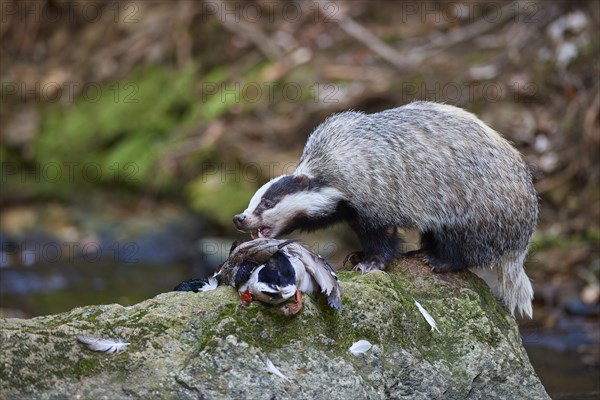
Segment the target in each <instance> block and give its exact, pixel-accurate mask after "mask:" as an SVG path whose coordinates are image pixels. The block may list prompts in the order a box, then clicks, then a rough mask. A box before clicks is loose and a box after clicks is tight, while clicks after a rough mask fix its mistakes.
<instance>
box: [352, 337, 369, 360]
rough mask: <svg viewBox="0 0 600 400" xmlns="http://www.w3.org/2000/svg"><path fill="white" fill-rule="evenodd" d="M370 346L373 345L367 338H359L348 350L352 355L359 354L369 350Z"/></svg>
mask: <svg viewBox="0 0 600 400" xmlns="http://www.w3.org/2000/svg"><path fill="white" fill-rule="evenodd" d="M371 347H373V345H372V344H371V343H370V342H369V341H368V340H359V341H358V342H354V344H353V345H352V346H350V348H349V349H348V350H349V351H350V354H352V355H353V356H359V355H361V354H365V353H366V352H367V351H369V350H371Z"/></svg>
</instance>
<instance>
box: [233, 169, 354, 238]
mask: <svg viewBox="0 0 600 400" xmlns="http://www.w3.org/2000/svg"><path fill="white" fill-rule="evenodd" d="M343 200H344V195H343V194H342V192H340V191H339V190H337V189H335V188H333V187H330V186H327V184H326V183H325V182H323V181H322V180H319V179H315V178H310V177H309V176H307V175H284V176H280V177H278V178H275V179H272V180H271V181H269V182H267V183H266V184H265V185H263V187H261V188H260V189H259V190H258V191H257V192H256V193H255V195H254V196H253V197H252V199H251V200H250V204H249V205H248V208H247V209H246V210H245V211H244V212H243V213H242V214H239V215H237V216H236V217H235V218H234V222H235V224H236V226H237V228H238V229H240V230H243V231H255V230H258V231H259V235H261V236H267V237H275V236H278V235H282V234H287V233H290V232H292V231H294V230H296V229H306V228H309V227H313V226H314V227H315V229H316V228H318V226H319V225H320V224H319V223H318V220H319V219H323V218H327V217H329V216H331V215H334V214H335V213H336V212H337V211H338V209H339V204H340V202H342V201H343Z"/></svg>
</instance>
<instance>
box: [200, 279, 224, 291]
mask: <svg viewBox="0 0 600 400" xmlns="http://www.w3.org/2000/svg"><path fill="white" fill-rule="evenodd" d="M218 286H219V281H217V278H214V277H212V276H211V277H210V278H208V279H207V281H206V283H205V284H204V286H202V287H201V288H200V289H198V291H200V292H209V291H211V290H215V289H216V288H217V287H218Z"/></svg>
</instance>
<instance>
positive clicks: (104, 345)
mask: <svg viewBox="0 0 600 400" xmlns="http://www.w3.org/2000/svg"><path fill="white" fill-rule="evenodd" d="M76 337H77V340H78V341H79V342H81V343H83V344H85V345H86V346H87V348H88V349H90V350H92V351H102V352H104V353H108V354H114V353H119V352H121V351H125V350H126V349H127V346H129V343H125V342H123V341H122V340H121V339H103V338H96V337H93V336H84V335H77V336H76Z"/></svg>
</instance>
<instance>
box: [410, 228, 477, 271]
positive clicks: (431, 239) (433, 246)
mask: <svg viewBox="0 0 600 400" xmlns="http://www.w3.org/2000/svg"><path fill="white" fill-rule="evenodd" d="M421 248H422V250H423V251H425V253H426V255H425V257H424V261H425V262H426V263H427V264H429V265H430V266H431V270H432V271H433V272H436V273H444V272H457V271H463V270H465V269H468V268H469V267H470V265H469V263H468V262H467V259H466V255H465V254H464V250H463V246H461V244H460V243H459V242H458V241H456V240H454V239H452V238H451V237H449V236H448V235H443V234H440V233H436V232H432V231H428V232H425V233H424V234H423V235H422V237H421Z"/></svg>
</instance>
